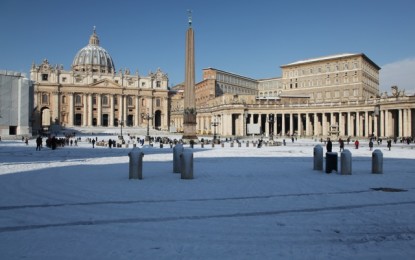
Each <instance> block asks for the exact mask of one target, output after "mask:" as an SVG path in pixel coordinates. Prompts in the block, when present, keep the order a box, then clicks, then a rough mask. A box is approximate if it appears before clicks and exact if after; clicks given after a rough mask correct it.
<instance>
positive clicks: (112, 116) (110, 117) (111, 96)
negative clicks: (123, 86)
mask: <svg viewBox="0 0 415 260" xmlns="http://www.w3.org/2000/svg"><path fill="white" fill-rule="evenodd" d="M109 99H110V100H109V102H110V115H109V122H108V126H114V95H110V96H109Z"/></svg>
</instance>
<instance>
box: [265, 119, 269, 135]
mask: <svg viewBox="0 0 415 260" xmlns="http://www.w3.org/2000/svg"><path fill="white" fill-rule="evenodd" d="M268 118H269V115H268V113H267V114H265V136H267V137H268V136H269V120H268Z"/></svg>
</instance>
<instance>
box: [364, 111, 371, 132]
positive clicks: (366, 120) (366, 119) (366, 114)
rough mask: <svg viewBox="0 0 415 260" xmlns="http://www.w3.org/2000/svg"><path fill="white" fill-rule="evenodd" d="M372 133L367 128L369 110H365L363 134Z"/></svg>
mask: <svg viewBox="0 0 415 260" xmlns="http://www.w3.org/2000/svg"><path fill="white" fill-rule="evenodd" d="M371 134H372V133H371V132H370V129H369V112H368V111H365V129H364V136H370V135H371Z"/></svg>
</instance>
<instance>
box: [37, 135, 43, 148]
mask: <svg viewBox="0 0 415 260" xmlns="http://www.w3.org/2000/svg"><path fill="white" fill-rule="evenodd" d="M41 148H42V137H41V136H40V135H39V136H38V137H37V138H36V151H40V149H41Z"/></svg>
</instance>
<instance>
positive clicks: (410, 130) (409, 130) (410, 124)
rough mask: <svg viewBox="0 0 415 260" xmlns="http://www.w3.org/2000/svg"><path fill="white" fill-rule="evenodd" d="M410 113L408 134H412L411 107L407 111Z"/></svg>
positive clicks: (408, 116)
mask: <svg viewBox="0 0 415 260" xmlns="http://www.w3.org/2000/svg"><path fill="white" fill-rule="evenodd" d="M407 113H408V115H407V118H408V120H407V123H408V131H407V136H412V114H411V113H412V111H411V109H410V108H409V109H408V111H407Z"/></svg>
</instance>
